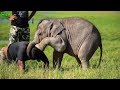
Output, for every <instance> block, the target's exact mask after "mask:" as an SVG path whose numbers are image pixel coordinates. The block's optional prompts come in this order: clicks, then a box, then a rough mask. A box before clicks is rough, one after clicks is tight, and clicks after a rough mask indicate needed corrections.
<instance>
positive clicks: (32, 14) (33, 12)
mask: <svg viewBox="0 0 120 90" xmlns="http://www.w3.org/2000/svg"><path fill="white" fill-rule="evenodd" d="M35 13H36V11H32V12H31V14H30V16H29V17H28V21H29V20H30V19H31V18H32V17H33V16H34V15H35Z"/></svg>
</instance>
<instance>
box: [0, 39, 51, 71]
mask: <svg viewBox="0 0 120 90" xmlns="http://www.w3.org/2000/svg"><path fill="white" fill-rule="evenodd" d="M28 44H29V42H28V41H21V42H14V43H12V44H10V45H9V46H6V47H3V48H2V49H1V51H0V62H1V63H2V62H3V60H7V62H8V63H11V62H12V61H15V62H16V63H17V65H18V68H19V70H20V72H23V71H24V69H25V61H27V60H31V59H32V60H37V61H38V62H39V61H40V60H42V61H43V62H44V68H45V69H46V68H49V61H48V58H47V56H46V55H45V54H44V52H42V51H41V50H39V49H37V48H36V47H33V48H32V50H31V52H30V54H31V55H30V57H28V56H27V53H26V49H27V46H28Z"/></svg>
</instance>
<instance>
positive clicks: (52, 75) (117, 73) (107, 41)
mask: <svg viewBox="0 0 120 90" xmlns="http://www.w3.org/2000/svg"><path fill="white" fill-rule="evenodd" d="M65 17H82V18H85V19H87V20H89V21H91V22H92V23H93V24H95V25H96V27H97V28H98V29H99V31H100V33H101V36H102V43H103V57H102V62H101V65H100V67H99V68H96V67H95V66H96V65H97V64H98V60H99V55H100V50H99V49H98V50H97V51H96V52H95V54H94V55H93V57H92V58H91V60H90V65H91V67H90V69H88V70H86V71H83V70H81V68H80V67H79V66H78V64H77V61H76V60H75V59H74V58H73V57H71V56H69V55H67V54H65V55H64V57H63V61H62V69H61V70H58V69H55V70H54V69H53V68H52V52H53V48H51V47H50V46H48V47H47V48H46V49H45V51H44V52H45V54H46V55H47V57H48V59H49V61H50V69H49V70H46V71H45V70H44V69H43V62H39V63H38V62H37V61H32V60H31V61H27V62H26V70H28V71H27V72H25V73H24V74H22V75H21V74H19V72H18V69H17V65H16V64H15V63H14V62H13V64H10V65H8V64H7V63H5V62H4V63H3V64H1V65H0V78H1V79H120V61H119V60H120V30H119V28H120V25H119V24H120V12H119V11H116V12H115V11H101V12H100V11H88V12H87V11H85V12H84V11H79V12H78V11H74V12H73V11H65V12H64V11H44V12H43V11H40V12H37V14H35V16H34V17H33V18H34V20H40V19H42V18H65ZM37 23H38V22H34V23H31V22H29V24H30V29H31V40H33V36H34V32H35V31H36V26H37ZM9 27H10V22H0V40H8V32H9ZM7 44H8V42H0V48H1V47H3V46H5V45H7Z"/></svg>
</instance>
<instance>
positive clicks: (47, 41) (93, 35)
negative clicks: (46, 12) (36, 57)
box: [27, 17, 102, 69]
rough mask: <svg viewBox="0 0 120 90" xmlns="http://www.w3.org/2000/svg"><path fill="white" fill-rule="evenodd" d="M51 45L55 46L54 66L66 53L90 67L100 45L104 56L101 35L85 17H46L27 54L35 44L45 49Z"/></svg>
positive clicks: (59, 63) (82, 64) (39, 26)
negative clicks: (90, 62)
mask: <svg viewBox="0 0 120 90" xmlns="http://www.w3.org/2000/svg"><path fill="white" fill-rule="evenodd" d="M47 45H50V46H51V47H53V48H54V52H53V67H54V68H55V67H56V65H58V68H60V67H61V62H62V58H63V55H64V53H67V54H69V55H70V56H73V57H75V58H76V60H77V62H78V63H79V65H81V67H82V68H83V69H86V68H89V66H90V64H89V60H90V59H91V57H92V56H93V54H94V52H95V51H96V50H97V48H98V47H100V60H99V64H98V66H99V65H100V62H101V58H102V42H101V35H100V33H99V31H98V30H97V28H96V27H95V26H94V25H93V24H92V23H91V22H89V21H87V20H85V19H83V18H76V17H69V18H63V19H44V20H41V21H40V22H39V23H38V26H37V31H36V32H35V36H34V40H33V41H32V42H31V43H30V44H29V45H28V47H27V55H28V56H29V55H30V54H29V52H30V51H31V49H32V48H33V47H34V46H35V47H37V48H39V49H40V50H42V51H44V49H45V47H46V46H47Z"/></svg>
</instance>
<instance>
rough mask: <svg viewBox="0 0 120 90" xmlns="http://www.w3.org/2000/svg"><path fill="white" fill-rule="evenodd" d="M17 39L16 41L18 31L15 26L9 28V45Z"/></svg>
mask: <svg viewBox="0 0 120 90" xmlns="http://www.w3.org/2000/svg"><path fill="white" fill-rule="evenodd" d="M17 39H18V29H17V27H16V26H11V27H10V33H9V44H11V43H13V42H16V41H17Z"/></svg>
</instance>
